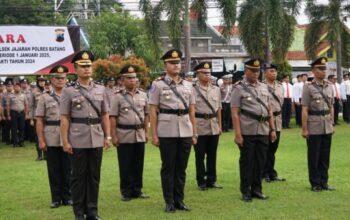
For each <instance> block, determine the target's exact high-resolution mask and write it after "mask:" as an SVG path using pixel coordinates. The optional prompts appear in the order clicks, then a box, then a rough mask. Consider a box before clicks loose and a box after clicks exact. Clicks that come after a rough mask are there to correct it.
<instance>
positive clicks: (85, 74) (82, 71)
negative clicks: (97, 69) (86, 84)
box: [75, 65, 92, 79]
mask: <svg viewBox="0 0 350 220" xmlns="http://www.w3.org/2000/svg"><path fill="white" fill-rule="evenodd" d="M75 71H76V73H77V75H78V77H80V78H84V79H87V78H90V77H91V75H92V67H91V65H76V68H75Z"/></svg>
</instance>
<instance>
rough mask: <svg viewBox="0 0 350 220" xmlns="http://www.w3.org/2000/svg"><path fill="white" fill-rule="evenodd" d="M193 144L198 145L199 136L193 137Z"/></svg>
mask: <svg viewBox="0 0 350 220" xmlns="http://www.w3.org/2000/svg"><path fill="white" fill-rule="evenodd" d="M192 144H193V145H196V144H197V137H192Z"/></svg>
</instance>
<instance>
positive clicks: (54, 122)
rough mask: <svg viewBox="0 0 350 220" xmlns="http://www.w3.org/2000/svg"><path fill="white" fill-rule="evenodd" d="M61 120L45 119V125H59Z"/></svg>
mask: <svg viewBox="0 0 350 220" xmlns="http://www.w3.org/2000/svg"><path fill="white" fill-rule="evenodd" d="M60 124H61V121H45V125H47V126H60Z"/></svg>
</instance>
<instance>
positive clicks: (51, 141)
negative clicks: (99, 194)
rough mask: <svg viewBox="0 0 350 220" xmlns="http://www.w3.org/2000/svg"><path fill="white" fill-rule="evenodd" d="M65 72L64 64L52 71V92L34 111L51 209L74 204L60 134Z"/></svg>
mask: <svg viewBox="0 0 350 220" xmlns="http://www.w3.org/2000/svg"><path fill="white" fill-rule="evenodd" d="M66 73H68V68H67V67H66V66H63V65H58V66H55V67H53V68H52V69H51V71H50V76H51V83H52V90H51V91H47V92H45V93H44V94H43V95H41V96H40V98H39V102H38V105H37V108H36V111H35V116H36V120H37V121H36V130H37V131H36V132H37V135H38V141H39V147H40V150H44V151H46V152H47V153H46V157H47V158H46V159H47V171H48V176H49V184H50V190H51V206H50V207H51V208H58V207H59V206H60V205H61V204H62V205H72V204H73V202H72V200H71V195H70V191H69V188H70V184H69V175H70V170H71V168H70V161H69V157H68V154H67V153H65V152H64V151H63V148H62V142H61V135H60V98H61V93H62V89H63V87H64V86H65V84H66Z"/></svg>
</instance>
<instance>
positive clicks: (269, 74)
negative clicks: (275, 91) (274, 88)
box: [265, 69, 277, 81]
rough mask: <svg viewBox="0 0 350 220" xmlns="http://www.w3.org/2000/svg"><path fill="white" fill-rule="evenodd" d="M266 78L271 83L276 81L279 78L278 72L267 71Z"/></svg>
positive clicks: (273, 70)
mask: <svg viewBox="0 0 350 220" xmlns="http://www.w3.org/2000/svg"><path fill="white" fill-rule="evenodd" d="M265 78H266V79H267V80H270V81H274V80H276V78H277V71H276V70H275V69H266V70H265Z"/></svg>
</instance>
